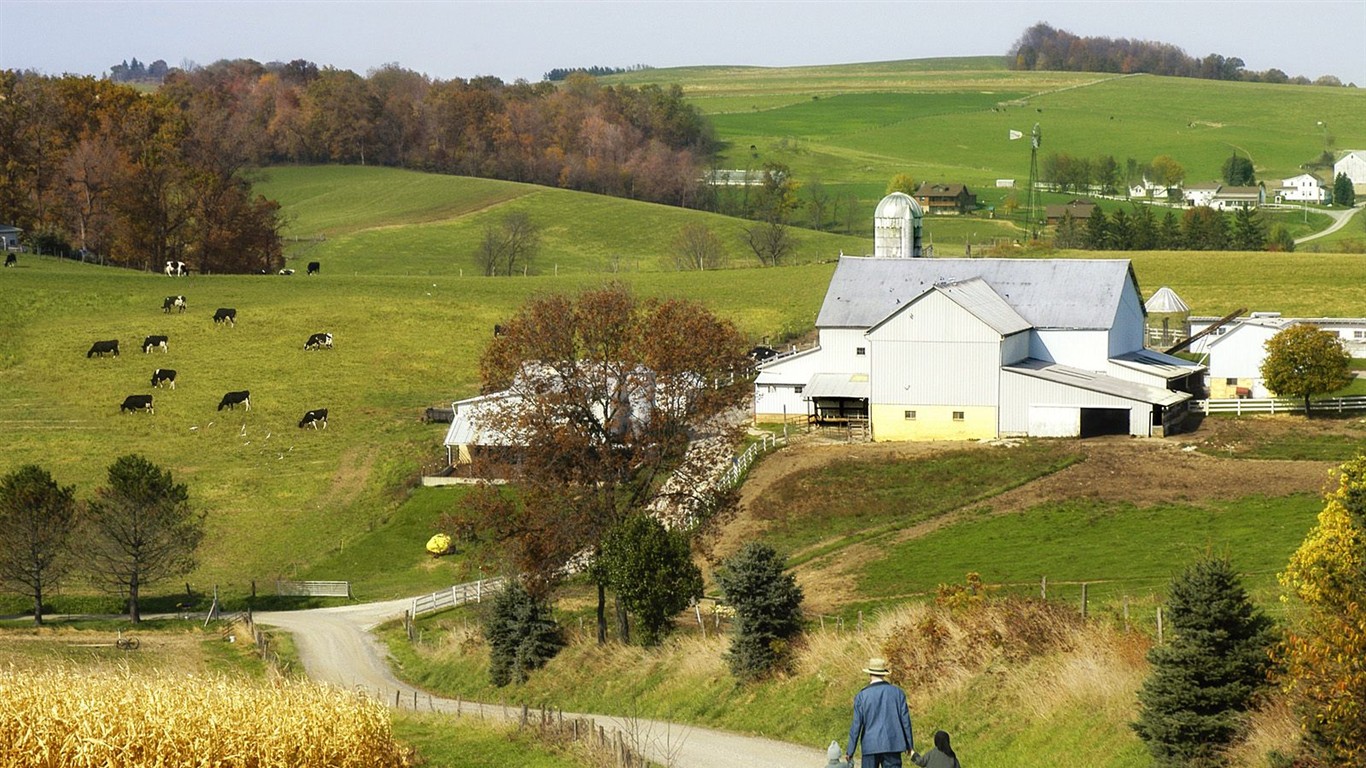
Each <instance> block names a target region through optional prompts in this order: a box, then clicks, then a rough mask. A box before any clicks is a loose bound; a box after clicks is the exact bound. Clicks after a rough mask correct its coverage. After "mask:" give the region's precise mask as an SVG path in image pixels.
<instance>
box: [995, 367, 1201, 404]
mask: <svg viewBox="0 0 1366 768" xmlns="http://www.w3.org/2000/svg"><path fill="white" fill-rule="evenodd" d="M1001 370H1004V371H1010V372H1011V373H1018V374H1021V375H1024V376H1032V377H1034V378H1036V379H1043V380H1045V381H1051V382H1053V383H1055V384H1063V385H1066V386H1069V387H1076V388H1077V389H1084V390H1087V391H1089V392H1099V393H1101V394H1103V395H1113V396H1115V397H1122V398H1124V399H1125V400H1134V401H1137V402H1140V403H1149V404H1152V405H1164V406H1172V405H1176V404H1177V403H1181V402H1184V401H1186V400H1189V399H1191V396H1190V395H1189V394H1187V393H1185V392H1173V391H1171V390H1169V389H1161V388H1159V387H1150V386H1148V385H1147V384H1140V383H1138V382H1136V381H1125V380H1124V379H1117V378H1115V377H1114V376H1107V375H1105V374H1103V373H1096V372H1095V371H1084V370H1082V369H1080V368H1073V367H1072V366H1070V365H1058V364H1057V363H1050V362H1047V361H1045V360H1038V359H1036V358H1032V357H1031V358H1027V359H1025V360H1021V361H1020V362H1018V363H1014V364H1012V365H1004V366H1001Z"/></svg>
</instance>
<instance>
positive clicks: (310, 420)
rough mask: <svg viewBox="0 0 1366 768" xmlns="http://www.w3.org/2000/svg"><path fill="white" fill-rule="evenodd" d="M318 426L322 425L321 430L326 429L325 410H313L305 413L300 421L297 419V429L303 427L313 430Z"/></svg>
mask: <svg viewBox="0 0 1366 768" xmlns="http://www.w3.org/2000/svg"><path fill="white" fill-rule="evenodd" d="M319 424H322V425H323V429H327V409H326V408H314V409H313V410H311V411H309V412H307V413H305V414H304V417H303V418H302V419H299V429H303V428H304V427H313V428H314V429H317V428H318V425H319Z"/></svg>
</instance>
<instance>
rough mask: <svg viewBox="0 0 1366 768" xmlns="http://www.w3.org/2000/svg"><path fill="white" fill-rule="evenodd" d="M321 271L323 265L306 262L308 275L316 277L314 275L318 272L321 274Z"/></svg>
mask: <svg viewBox="0 0 1366 768" xmlns="http://www.w3.org/2000/svg"><path fill="white" fill-rule="evenodd" d="M322 271H323V265H322V264H319V263H318V262H316V261H310V262H308V274H310V275H316V274H318V273H319V272H322Z"/></svg>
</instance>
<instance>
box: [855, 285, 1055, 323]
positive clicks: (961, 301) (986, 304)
mask: <svg viewBox="0 0 1366 768" xmlns="http://www.w3.org/2000/svg"><path fill="white" fill-rule="evenodd" d="M930 290H931V291H939V292H940V293H942V294H944V296H945V297H947V298H948V299H949V300H950V301H952V302H953V303H955V304H957V305H958V306H960V307H962V308H963V309H966V310H967V311H968V312H971V313H972V315H973V317H976V318H977V319H978V320H981V321H982V322H983V323H986V325H987V327H989V328H991V329H992V330H993V331H996V332H997V333H999V334H1001V335H1002V336H1009V335H1011V334H1012V333H1019V332H1020V331H1027V330H1029V329H1030V328H1031V326H1030V324H1029V321H1027V320H1025V319H1024V318H1023V317H1020V313H1019V312H1016V311H1015V309H1014V308H1013V307H1011V306H1010V305H1009V304H1007V303H1006V301H1005V299H1002V298H1001V297H1000V295H999V294H997V293H996V291H993V290H992V289H991V286H989V285H987V284H986V281H985V280H983V279H982V278H980V277H974V278H970V279H968V280H962V281H959V282H956V283H947V284H945V285H936V286H934V287H933V288H931V289H930ZM927 292H928V291H927ZM917 298H918V297H917ZM901 309H902V308H901V307H898V308H897V309H895V310H893V311H892V314H890V315H888V316H887V318H886V319H891V318H892V317H894V316H895V315H896V314H897V313H898V312H900V311H901ZM886 319H884V322H885V320H886ZM881 324H882V323H878V325H881ZM875 327H876V326H875Z"/></svg>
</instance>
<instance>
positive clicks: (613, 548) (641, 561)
mask: <svg viewBox="0 0 1366 768" xmlns="http://www.w3.org/2000/svg"><path fill="white" fill-rule="evenodd" d="M599 570H600V571H601V575H600V578H602V579H605V580H606V582H607V585H608V587H609V588H610V589H611V590H612V591H613V592H615V593H616V595H617V600H619V601H620V602H621V604H622V606H623V607H624V608H625V609H626V610H628V611H630V612H631V613H632V614H633V615H634V616H635V617H636V621H637V623H638V626H639V628H640V635H641V638H640V639H641V642H642V643H644V644H645V645H647V646H652V645H658V644H659V643H660V641H662V640H663V639H664V637H665V635H667V634H668V633H669V629H670V627H671V625H672V621H673V617H674V616H675V615H677V614H678V612H679V611H681V610H683V609H684V608H687V607H688V606H689V605H690V604H691V603H692V602H693V601H695V600H697V599H698V598H700V597H702V572H701V571H700V570H699V569H698V567H697V566H696V565H695V564H694V563H693V561H692V550H691V548H690V547H689V544H688V537H687V536H686V535H685V534H684V533H683V531H681V530H678V529H674V530H669V529H667V528H665V527H664V525H663V524H662V523H660V522H659V521H658V520H656V519H655V518H653V517H650V516H648V515H644V514H634V515H631V516H630V517H628V518H626V519H625V520H623V521H622V522H621V523H619V524H618V525H617V526H616V527H614V528H613V529H612V530H611V531H609V532H608V535H607V537H606V539H605V540H604V542H603V546H602V559H601V562H600V563H599ZM623 639H624V638H623Z"/></svg>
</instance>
